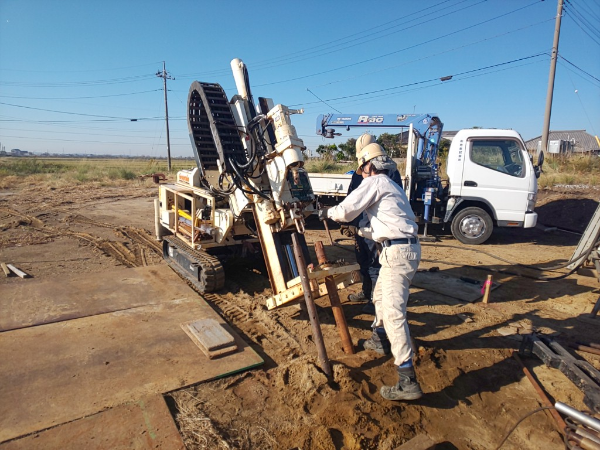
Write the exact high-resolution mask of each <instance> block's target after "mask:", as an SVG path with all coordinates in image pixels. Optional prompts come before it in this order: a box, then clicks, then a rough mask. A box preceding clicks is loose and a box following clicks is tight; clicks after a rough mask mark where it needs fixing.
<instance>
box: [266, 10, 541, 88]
mask: <svg viewBox="0 0 600 450" xmlns="http://www.w3.org/2000/svg"><path fill="white" fill-rule="evenodd" d="M483 1H487V0H483ZM538 2H539V1H536V2H535V3H530V4H529V5H526V6H522V7H520V8H517V9H515V10H512V11H510V12H507V13H505V14H501V15H499V16H496V17H493V18H491V19H487V20H484V21H482V22H478V23H476V24H473V25H470V26H467V27H462V28H460V29H458V30H455V31H452V32H450V33H446V34H444V35H442V36H438V37H436V38H432V39H429V40H427V41H423V42H420V43H418V44H414V45H411V46H408V47H404V48H402V49H400V50H395V51H393V52H389V53H385V54H383V55H379V56H374V57H372V58H369V59H365V60H362V61H357V62H354V63H351V64H346V65H344V66H340V67H336V68H333V69H329V70H325V71H322V72H317V73H312V74H308V75H303V76H300V77H295V78H290V79H287V80H280V81H274V82H271V83H264V84H258V85H255V87H262V86H270V85H273V84H282V83H287V82H290V81H298V80H302V79H306V78H311V77H315V76H318V75H324V74H328V73H332V72H336V71H338V70H343V69H348V68H350V67H355V66H358V65H361V64H365V63H368V62H373V61H376V60H378V59H381V58H386V57H388V56H392V55H396V54H398V53H401V52H404V51H406V50H412V49H414V48H417V47H420V46H422V45H425V44H430V43H432V42H435V41H439V40H440V39H445V38H447V37H450V36H453V35H455V34H458V33H462V32H464V31H466V30H469V29H472V28H475V27H478V26H480V25H484V24H486V23H489V22H492V21H494V20H497V19H500V18H502V17H506V16H508V15H510V14H513V13H515V12H518V11H521V10H523V9H525V8H529V7H531V6H532V5H534V4H536V3H538Z"/></svg>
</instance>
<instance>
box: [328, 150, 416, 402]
mask: <svg viewBox="0 0 600 450" xmlns="http://www.w3.org/2000/svg"><path fill="white" fill-rule="evenodd" d="M395 168H396V164H395V163H394V162H393V161H392V160H391V159H390V158H389V157H388V156H387V154H386V152H385V150H384V149H383V147H381V146H380V145H379V144H377V143H371V144H368V145H366V146H365V147H363V148H362V149H361V151H360V152H359V155H358V169H357V172H358V174H359V175H361V176H362V177H363V181H362V183H361V184H360V186H359V187H358V188H357V189H355V190H354V191H352V192H351V193H350V195H348V196H347V197H346V198H345V199H344V201H342V202H341V203H340V204H339V205H337V206H333V207H331V208H325V209H322V210H320V211H319V218H320V219H321V220H326V219H328V218H329V219H332V220H335V221H336V222H351V221H353V220H354V219H355V218H357V217H358V216H360V215H361V214H362V213H363V211H364V212H365V213H366V215H367V218H368V220H369V223H368V224H367V223H366V222H365V221H362V220H361V223H360V226H359V234H360V235H362V236H363V237H365V238H368V239H372V240H374V241H375V242H376V243H377V246H378V249H379V250H380V255H379V263H380V264H381V268H380V270H379V277H378V279H377V283H376V285H375V289H374V291H373V302H374V304H375V320H374V322H373V333H372V335H371V338H370V339H367V340H366V341H365V342H364V344H363V347H364V348H365V349H370V350H375V351H377V352H379V353H382V354H390V353H391V354H392V355H393V357H394V364H395V365H396V368H397V372H398V377H399V379H398V382H397V383H396V384H395V385H394V386H383V387H382V388H381V390H380V394H381V395H382V396H383V397H384V398H386V399H388V400H416V399H418V398H420V397H421V396H422V395H423V392H422V391H421V387H420V386H419V383H418V381H417V379H416V375H415V370H414V367H413V349H412V345H411V339H410V332H409V329H408V322H407V320H406V305H407V302H408V295H409V293H410V282H411V280H412V279H413V277H414V275H415V273H416V272H417V268H418V266H419V261H420V259H421V246H420V244H419V241H418V239H417V230H418V228H417V224H416V223H415V215H414V213H413V211H412V209H411V207H410V203H409V201H408V198H407V197H406V194H405V193H404V191H403V190H402V189H401V188H400V187H399V186H398V185H397V184H396V183H394V182H393V181H392V180H391V179H390V178H389V176H388V174H389V173H390V171H392V170H394V169H395Z"/></svg>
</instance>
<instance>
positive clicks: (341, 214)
mask: <svg viewBox="0 0 600 450" xmlns="http://www.w3.org/2000/svg"><path fill="white" fill-rule="evenodd" d="M363 211H364V212H365V213H366V214H367V217H368V219H369V222H370V224H369V225H367V226H364V225H363V223H362V222H364V221H363V220H361V224H359V226H360V234H361V235H362V236H363V237H365V238H367V239H371V240H373V241H376V242H383V241H385V240H387V239H401V238H410V237H416V236H417V231H418V227H417V224H416V223H415V214H414V213H413V211H412V208H411V207H410V203H409V201H408V198H407V197H406V194H405V193H404V190H403V189H402V188H400V186H398V185H397V184H396V183H394V182H393V181H392V180H391V179H390V178H389V177H388V176H387V175H384V174H379V175H372V176H370V177H367V178H365V179H364V180H363V181H362V183H361V184H360V186H359V187H358V188H356V189H355V190H354V191H352V192H351V193H350V195H348V196H347V197H346V198H345V199H344V201H343V202H342V203H340V204H339V205H337V206H334V207H332V208H330V209H329V210H328V211H327V217H328V218H330V219H332V220H335V221H336V222H351V221H352V220H354V219H355V218H356V217H358V216H359V215H360V213H362V212H363Z"/></svg>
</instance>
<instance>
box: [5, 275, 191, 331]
mask: <svg viewBox="0 0 600 450" xmlns="http://www.w3.org/2000/svg"><path fill="white" fill-rule="evenodd" d="M190 292H191V291H190V288H189V287H188V286H187V285H186V284H185V283H183V282H182V281H181V279H180V278H179V276H178V275H177V274H176V273H175V272H173V270H171V269H170V268H169V267H168V266H166V265H160V266H150V267H138V268H135V269H122V268H121V269H116V270H109V271H106V272H98V273H95V274H94V275H93V276H90V275H89V274H85V275H77V276H74V277H72V278H69V279H68V280H64V279H63V278H57V279H53V280H48V281H46V280H31V281H28V282H27V283H17V284H12V285H6V286H3V287H2V295H0V331H8V330H15V329H18V328H24V327H29V326H34V325H41V324H48V323H54V322H61V321H64V320H69V319H75V318H80V317H87V316H93V315H96V314H104V313H109V312H113V311H120V310H125V309H130V308H137V307H140V306H145V305H153V304H157V303H160V302H165V301H172V300H177V299H179V298H185V297H188V296H189V295H190ZM194 295H195V294H194Z"/></svg>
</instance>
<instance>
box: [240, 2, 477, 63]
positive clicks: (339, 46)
mask: <svg viewBox="0 0 600 450" xmlns="http://www.w3.org/2000/svg"><path fill="white" fill-rule="evenodd" d="M466 1H468V0H462V1H460V2H458V3H456V2H454V3H453V4H451V5H450V6H448V7H446V8H442V9H436V10H435V11H434V13H439V15H438V16H437V17H434V18H432V19H429V21H430V22H432V21H434V20H437V19H445V18H447V17H448V16H450V15H452V14H457V13H459V12H462V11H464V10H466V9H469V8H472V7H474V6H477V5H480V4H481V3H484V2H486V1H487V0H480V1H479V2H478V3H476V4H474V5H469V6H465V7H464V8H461V9H458V10H455V11H451V12H449V13H443V14H442V12H443V11H444V10H445V9H449V8H453V7H456V6H457V5H459V4H461V3H464V2H466ZM442 3H445V2H442ZM440 4H441V3H440ZM440 4H438V5H434V6H431V7H429V8H425V9H423V10H421V11H417V12H415V13H412V14H409V15H407V16H404V17H403V18H402V19H406V18H407V17H410V16H413V15H417V16H418V17H416V18H415V19H411V20H409V21H407V23H410V22H413V21H415V20H416V21H418V23H416V24H414V25H411V26H409V27H405V28H402V29H400V30H395V31H392V32H390V33H387V34H384V35H381V36H376V35H377V34H379V33H383V32H385V31H389V30H393V29H395V28H398V27H399V26H402V25H405V24H404V23H401V24H398V25H394V26H392V27H388V28H384V29H383V30H380V31H377V32H374V33H370V34H367V36H363V37H356V38H354V39H348V37H354V36H360V35H361V34H363V33H365V31H362V32H359V33H355V34H352V35H350V36H348V37H346V38H343V39H337V40H335V41H333V42H337V41H341V43H340V44H336V45H334V46H333V47H332V46H331V45H330V44H331V43H329V44H327V45H326V48H325V49H324V50H326V51H325V53H320V54H318V55H316V56H325V55H329V54H332V53H336V52H339V51H340V50H347V49H349V48H352V47H356V46H358V45H363V44H367V43H369V42H372V41H375V40H378V39H381V38H384V37H387V36H390V35H392V34H396V33H400V32H402V31H407V30H410V29H411V28H415V27H419V26H422V24H423V20H425V19H426V18H427V15H431V14H433V13H430V14H423V13H424V11H427V10H428V9H433V8H436V7H437V6H439V5H440ZM398 20H399V19H395V20H394V21H392V22H396V21H398ZM388 23H391V22H388ZM376 28H378V27H373V28H370V29H369V30H372V29H376ZM369 30H366V31H369ZM369 36H373V37H371V38H370V39H365V37H367V38H368V37H369ZM356 41H359V42H358V43H356V44H351V45H348V44H349V43H352V42H356ZM317 47H321V46H317ZM318 52H321V50H317V51H312V52H309V53H307V54H306V55H304V56H303V57H298V56H299V55H298V54H297V53H292V54H290V55H289V57H287V58H285V57H284V58H277V59H275V60H274V61H276V62H277V64H274V65H268V66H264V65H263V66H262V67H261V66H260V65H258V67H255V65H254V64H253V65H252V70H257V69H258V70H262V69H272V68H274V67H279V66H283V65H286V64H287V63H285V64H284V63H281V62H282V61H290V60H292V61H291V62H294V63H297V62H302V61H306V60H307V59H312V58H313V56H308V55H310V54H311V53H318Z"/></svg>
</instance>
